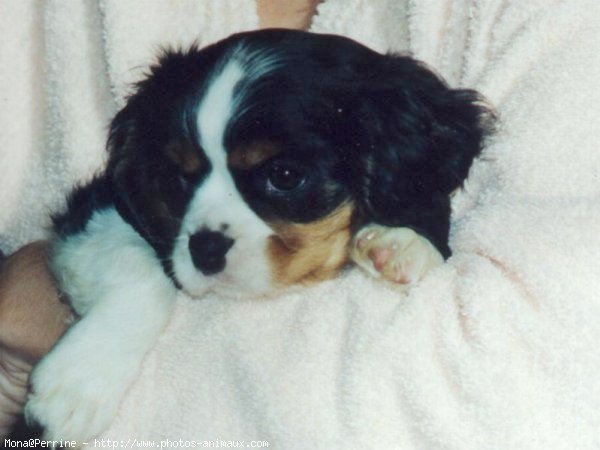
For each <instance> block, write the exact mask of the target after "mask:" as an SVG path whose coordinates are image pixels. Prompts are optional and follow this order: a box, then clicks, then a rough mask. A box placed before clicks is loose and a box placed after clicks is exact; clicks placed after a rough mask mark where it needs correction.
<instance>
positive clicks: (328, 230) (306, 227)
mask: <svg viewBox="0 0 600 450" xmlns="http://www.w3.org/2000/svg"><path fill="white" fill-rule="evenodd" d="M353 213H354V204H352V203H349V202H348V203H344V204H343V205H341V206H340V207H339V208H338V209H336V210H335V211H334V212H333V213H331V214H329V215H328V216H327V217H325V218H323V219H321V220H318V221H316V222H312V223H305V224H298V223H287V222H272V223H269V225H270V226H271V228H272V229H273V231H274V232H275V234H274V235H273V236H271V238H270V240H269V243H268V248H267V257H268V259H269V261H270V264H271V269H272V273H273V280H274V282H275V283H276V284H277V285H279V286H289V285H292V284H310V283H313V282H317V281H322V280H326V279H329V278H332V277H334V276H335V275H336V274H337V273H338V272H339V270H340V269H341V268H342V267H343V266H344V265H345V264H346V263H347V262H348V258H349V256H348V254H349V252H348V245H349V243H350V239H351V237H352V234H351V230H350V227H351V224H352V216H353Z"/></svg>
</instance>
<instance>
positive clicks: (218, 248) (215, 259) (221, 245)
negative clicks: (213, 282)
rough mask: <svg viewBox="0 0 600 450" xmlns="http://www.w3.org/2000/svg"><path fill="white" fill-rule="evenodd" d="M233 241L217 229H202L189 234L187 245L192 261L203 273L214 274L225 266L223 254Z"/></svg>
mask: <svg viewBox="0 0 600 450" xmlns="http://www.w3.org/2000/svg"><path fill="white" fill-rule="evenodd" d="M234 242H235V241H234V240H233V239H231V238H228V237H227V236H225V235H224V234H223V233H220V232H218V231H210V230H208V229H202V230H200V231H198V232H197V233H195V234H193V235H192V236H190V241H189V244H188V247H189V249H190V254H191V255H192V262H193V263H194V266H196V268H197V269H199V270H200V272H202V273H203V274H204V275H214V274H216V273H219V272H221V271H222V270H223V269H224V268H225V263H226V261H225V255H226V253H227V251H228V250H229V249H230V248H231V246H232V245H233V243H234Z"/></svg>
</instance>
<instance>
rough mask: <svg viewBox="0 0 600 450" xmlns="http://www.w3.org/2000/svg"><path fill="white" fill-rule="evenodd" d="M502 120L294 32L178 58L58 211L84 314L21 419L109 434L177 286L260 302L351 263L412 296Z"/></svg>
mask: <svg viewBox="0 0 600 450" xmlns="http://www.w3.org/2000/svg"><path fill="white" fill-rule="evenodd" d="M490 116H491V113H490V112H489V110H488V108H486V107H485V104H484V102H483V101H482V98H481V97H480V96H479V95H478V94H477V93H476V92H474V91H472V90H462V89H451V88H449V87H448V86H447V85H446V84H445V83H444V82H443V81H442V80H441V79H440V78H439V77H438V76H436V75H435V74H434V73H432V71H430V70H429V69H428V68H426V67H425V66H424V65H423V64H421V63H419V62H417V61H415V60H414V59H412V58H410V57H406V56H398V55H382V54H380V53H377V52H375V51H372V50H370V49H368V48H367V47H365V46H363V45H361V44H359V43H357V42H354V41H352V40H350V39H347V38H344V37H340V36H334V35H321V34H314V33H307V32H301V31H291V30H275V29H273V30H262V31H255V32H249V33H241V34H236V35H234V36H231V37H229V38H227V39H225V40H222V41H220V42H218V43H216V44H214V45H211V46H209V47H206V48H203V49H199V48H197V47H192V48H191V49H189V50H186V51H180V50H179V51H166V52H164V54H163V55H162V56H161V57H160V59H159V61H158V63H157V64H156V65H155V66H154V67H152V68H151V70H150V73H149V74H148V76H147V77H146V78H145V79H144V80H143V81H141V82H140V83H139V84H138V85H137V89H136V90H135V93H134V94H133V95H132V96H131V97H130V98H129V99H128V102H127V104H126V106H125V107H124V108H123V109H122V110H121V111H120V112H119V113H118V114H117V115H116V117H115V118H114V120H113V122H112V125H111V129H110V136H109V140H108V152H109V157H108V164H107V167H106V169H105V170H104V171H103V173H102V174H100V175H99V176H97V177H96V178H95V179H94V180H93V181H91V182H90V183H89V184H87V185H85V186H82V187H80V188H78V189H77V190H76V191H75V192H74V193H73V195H72V196H71V198H70V200H69V202H68V208H67V211H66V213H64V214H63V215H61V216H59V217H56V218H55V221H54V222H55V232H56V233H55V238H54V241H53V252H52V257H51V262H50V264H51V268H52V270H53V272H54V274H55V275H56V278H57V280H58V283H59V285H60V288H61V290H62V292H63V293H64V294H65V297H66V298H68V301H69V302H70V304H71V306H72V308H73V310H74V312H75V313H76V315H77V317H78V320H77V321H76V322H75V323H74V325H73V326H72V327H71V328H70V329H69V330H68V331H67V333H66V334H65V336H63V338H62V339H61V340H60V341H59V343H58V344H57V346H56V347H55V348H54V349H53V350H52V351H51V352H50V353H49V354H48V355H47V356H46V357H45V358H44V359H43V360H42V361H41V362H40V364H39V365H38V366H37V367H36V368H35V370H34V372H33V374H32V377H31V385H32V393H31V395H30V397H29V400H28V403H27V405H26V415H27V417H28V418H29V419H30V420H32V421H35V422H37V423H39V424H40V425H42V426H43V427H44V428H45V431H46V434H45V437H46V438H48V439H73V440H78V441H79V442H83V441H85V440H86V439H90V438H92V437H94V436H96V435H98V434H99V433H101V432H102V431H103V430H104V429H105V428H106V427H107V426H108V425H109V424H110V422H111V420H112V418H113V417H114V415H115V412H116V410H117V407H118V405H119V403H120V400H121V398H122V397H123V395H124V393H125V391H126V389H127V388H128V387H129V386H130V384H131V383H132V382H133V381H134V380H135V378H136V376H137V374H138V369H139V366H140V362H141V360H142V358H143V357H144V355H145V354H146V352H147V351H148V350H149V349H150V348H151V347H152V346H153V344H154V343H155V342H156V339H157V337H158V336H159V334H160V333H161V331H162V330H163V329H164V327H165V324H166V322H167V320H168V318H169V315H170V313H171V311H172V309H173V304H174V298H175V297H176V292H177V290H178V289H181V290H183V291H185V292H186V293H188V294H189V295H191V296H194V297H198V296H201V295H202V294H204V293H206V292H207V291H213V292H217V293H220V294H224V295H236V296H240V295H241V296H246V297H247V296H265V295H269V294H273V293H276V292H280V291H281V290H283V289H286V288H289V287H292V286H299V285H300V286H303V285H307V284H310V283H314V282H318V281H321V280H325V279H329V278H332V277H334V276H335V275H336V274H337V273H339V271H340V270H341V269H342V268H343V267H344V266H345V265H347V264H348V263H349V262H350V261H354V262H355V263H357V264H358V265H359V266H361V267H363V268H364V269H366V270H367V271H369V272H370V273H371V274H373V275H375V276H378V277H382V278H385V279H388V280H391V281H393V282H396V283H397V284H399V285H410V284H412V283H414V282H415V281H417V280H419V279H420V278H421V277H422V276H424V275H425V273H426V272H427V271H428V270H429V269H430V268H432V267H434V266H436V265H439V264H441V263H442V262H443V260H444V258H447V257H448V256H450V248H449V246H448V232H449V221H450V194H451V193H452V192H453V191H454V190H456V189H457V188H459V187H460V186H461V184H462V182H463V181H464V180H465V178H466V177H467V173H468V171H469V167H470V166H471V163H472V161H473V159H474V158H475V157H476V156H477V155H478V153H479V152H480V150H481V147H482V141H483V139H484V137H485V135H486V132H487V129H488V124H489V118H490Z"/></svg>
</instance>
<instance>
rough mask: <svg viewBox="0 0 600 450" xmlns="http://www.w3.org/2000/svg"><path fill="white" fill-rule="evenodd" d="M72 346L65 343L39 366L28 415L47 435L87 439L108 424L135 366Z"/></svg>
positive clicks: (29, 419) (83, 441)
mask: <svg viewBox="0 0 600 450" xmlns="http://www.w3.org/2000/svg"><path fill="white" fill-rule="evenodd" d="M68 350H69V348H68V347H61V346H60V344H59V346H58V347H57V348H55V349H54V350H53V351H52V352H51V353H50V354H48V355H47V356H46V357H45V358H44V359H43V360H42V361H41V362H40V364H39V365H38V366H37V367H36V368H35V369H34V371H33V373H32V375H31V379H30V383H31V389H32V392H31V394H30V395H29V398H28V401H27V404H26V406H25V417H26V418H27V421H28V422H30V423H31V422H35V423H37V424H39V425H41V426H42V427H43V428H44V439H46V440H50V441H57V440H61V439H62V440H74V441H76V442H77V444H78V445H82V444H83V443H86V442H88V440H90V439H91V438H94V437H95V436H98V435H99V434H100V433H101V432H102V431H104V430H105V429H106V428H108V426H109V425H110V423H111V421H112V419H113V417H114V416H115V414H116V412H117V408H118V406H119V403H120V401H121V398H122V397H123V395H124V392H125V390H126V389H127V387H128V386H129V383H130V378H131V373H133V374H135V368H134V367H126V366H123V365H121V362H116V361H109V360H105V359H103V358H101V357H100V355H95V357H92V358H90V357H89V355H88V357H87V358H83V357H82V355H76V354H75V353H76V352H73V351H68ZM92 351H93V350H92ZM78 356H79V357H78ZM127 372H129V374H128V373H127Z"/></svg>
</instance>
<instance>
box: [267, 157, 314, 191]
mask: <svg viewBox="0 0 600 450" xmlns="http://www.w3.org/2000/svg"><path fill="white" fill-rule="evenodd" d="M305 181H306V173H305V171H304V170H302V169H301V168H299V167H296V166H293V165H291V164H285V163H278V164H274V165H272V166H271V167H270V168H269V169H268V172H267V190H268V191H271V192H273V191H275V192H289V191H293V190H294V189H297V188H299V187H300V186H302V185H303V184H304V182H305Z"/></svg>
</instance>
